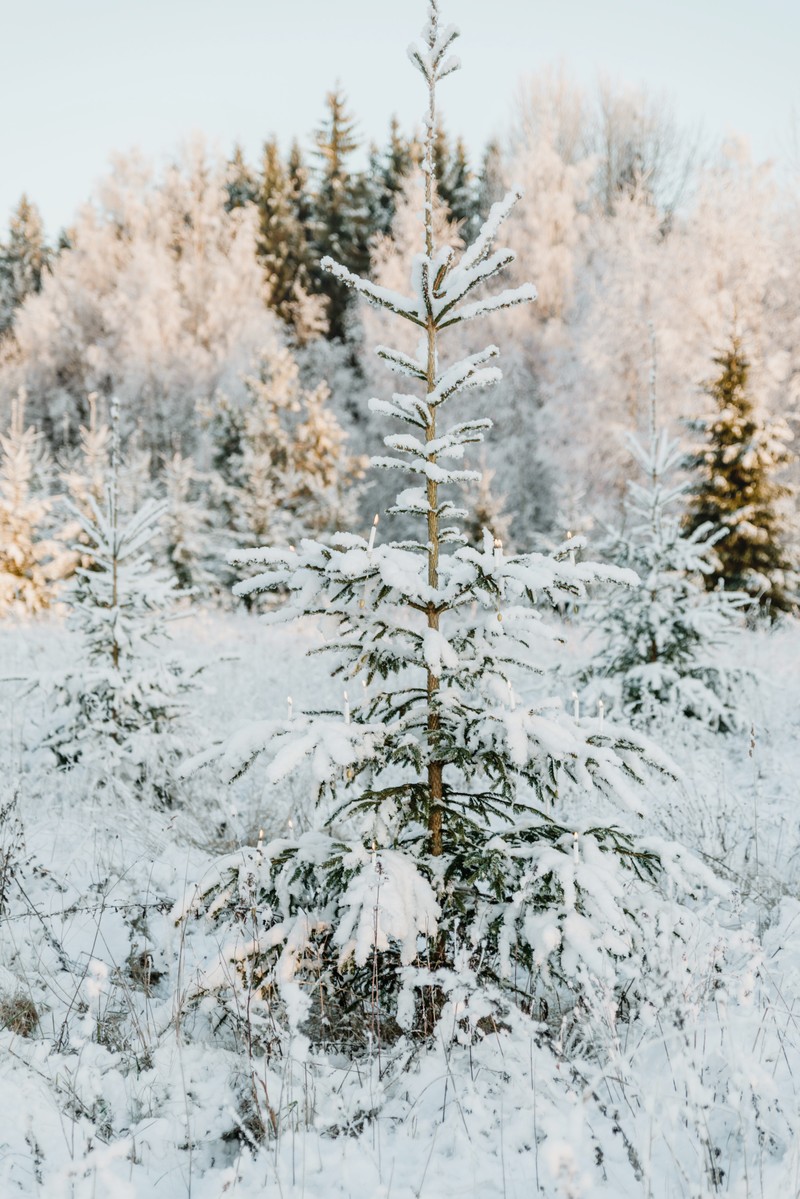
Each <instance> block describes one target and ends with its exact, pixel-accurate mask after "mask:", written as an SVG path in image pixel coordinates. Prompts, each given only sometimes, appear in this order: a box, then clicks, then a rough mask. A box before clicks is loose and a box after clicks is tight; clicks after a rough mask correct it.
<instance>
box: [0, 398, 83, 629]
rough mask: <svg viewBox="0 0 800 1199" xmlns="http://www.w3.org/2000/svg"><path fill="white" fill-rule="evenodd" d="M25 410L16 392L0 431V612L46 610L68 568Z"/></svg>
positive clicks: (44, 466) (42, 458) (40, 452)
mask: <svg viewBox="0 0 800 1199" xmlns="http://www.w3.org/2000/svg"><path fill="white" fill-rule="evenodd" d="M24 410H25V404H24V396H22V395H19V396H18V397H17V398H16V400H15V401H14V404H13V406H12V413H11V426H10V428H9V429H8V432H7V433H5V434H0V616H2V615H7V614H8V613H10V612H14V611H16V612H26V613H35V612H39V611H41V610H42V609H43V608H48V607H49V606H50V605H51V604H52V603H53V601H54V599H55V598H56V595H57V591H58V583H59V582H60V580H61V579H63V578H64V575H65V574H66V573H67V572H68V571H69V567H70V555H69V554H68V553H67V552H66V550H65V547H64V544H63V542H61V541H59V540H58V539H56V538H55V537H53V535H52V531H51V520H52V516H51V510H52V500H51V499H50V498H48V497H47V496H46V495H45V494H43V490H44V489H43V482H44V477H45V476H46V475H47V473H48V462H47V455H46V453H45V450H44V447H43V445H42V437H41V435H40V434H39V433H37V432H36V430H35V429H33V428H27V429H26V428H25V424H24Z"/></svg>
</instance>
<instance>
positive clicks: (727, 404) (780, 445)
mask: <svg viewBox="0 0 800 1199" xmlns="http://www.w3.org/2000/svg"><path fill="white" fill-rule="evenodd" d="M714 361H715V362H716V363H717V365H718V366H719V367H720V374H719V376H718V378H717V379H716V380H714V382H713V383H711V384H710V385H709V387H708V394H709V395H710V396H711V398H712V399H713V401H714V405H715V411H714V412H713V413H711V414H710V415H709V416H706V417H702V418H700V419H699V420H696V421H693V422H691V427H692V428H693V430H694V431H695V432H696V433H698V434H701V435H702V436H703V438H704V442H705V444H703V445H701V446H700V447H699V448H698V450H697V453H696V454H695V455H694V456H693V458H692V459H691V460H690V462H689V463H688V465H689V467H690V468H692V469H694V471H695V478H696V480H697V482H696V483H695V484H694V485H693V487H692V491H693V495H692V499H691V502H690V505H689V511H688V513H687V517H686V521H687V527H688V528H689V529H692V530H694V529H697V528H698V527H700V526H702V525H705V524H711V525H714V526H716V527H720V528H722V529H725V530H726V531H727V535H726V536H725V537H724V538H722V539H721V540H720V541H719V542H717V544H716V547H715V548H716V557H717V561H716V564H715V569H714V570H712V571H710V572H709V573H708V574H707V575H706V586H707V587H709V588H715V587H717V586H720V585H721V586H723V587H725V588H726V589H728V590H732V591H745V592H747V594H748V595H750V596H752V597H753V599H754V600H756V601H757V602H758V603H759V605H760V606H761V607H762V609H764V610H765V611H768V612H769V613H771V614H772V615H773V616H774V615H776V614H777V613H779V612H791V611H793V610H794V609H795V608H796V607H797V603H798V595H799V594H800V592H798V578H797V564H796V563H794V562H792V561H791V559H790V555H789V551H788V548H787V541H788V538H789V529H788V522H787V519H786V514H785V504H786V500H787V499H788V498H789V497H790V496H791V495H792V492H791V490H790V488H789V487H787V486H786V485H785V484H783V483H780V482H779V481H778V479H777V478H776V475H777V473H778V472H779V471H780V470H781V468H782V467H784V466H786V465H787V464H788V463H789V461H790V454H789V451H788V449H787V442H789V441H790V439H791V436H792V434H791V432H790V430H789V428H788V426H787V425H786V422H785V421H783V420H780V419H778V420H775V419H773V420H768V419H765V418H764V417H760V416H759V415H758V413H757V412H756V410H755V406H754V404H753V401H752V399H751V397H750V395H749V393H748V387H747V383H748V372H749V363H748V361H747V359H746V358H745V356H744V352H743V349H742V344H741V341H740V339H739V338H738V337H736V336H734V337H733V338H732V339H731V344H730V346H729V348H728V349H727V350H725V352H724V353H722V354H720V355H719V356H718V357H716V358H715V359H714Z"/></svg>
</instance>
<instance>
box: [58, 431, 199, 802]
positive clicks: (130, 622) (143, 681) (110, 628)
mask: <svg viewBox="0 0 800 1199" xmlns="http://www.w3.org/2000/svg"><path fill="white" fill-rule="evenodd" d="M87 502H88V506H89V514H88V515H87V514H86V513H85V512H82V511H81V510H80V509H78V508H74V509H73V516H74V519H75V521H76V523H77V525H78V527H79V528H80V530H81V532H82V533H83V542H82V544H81V546H80V552H81V553H82V554H84V555H85V557H86V558H88V564H87V565H85V566H81V567H79V568H78V570H77V572H76V576H75V579H74V581H73V585H72V587H71V589H70V590H69V591H68V592H67V593H66V594H65V597H64V598H65V601H66V603H67V604H68V605H69V609H70V613H69V617H68V621H67V624H68V627H69V629H70V630H71V633H72V636H73V638H74V641H75V653H74V660H73V663H72V664H71V665H70V667H69V668H68V669H67V670H66V671H65V672H64V673H63V674H61V675H60V676H51V677H48V678H46V679H45V680H43V685H44V686H46V687H47V689H48V694H49V700H48V716H47V718H46V720H45V723H44V726H43V728H42V729H41V731H40V743H41V744H42V745H43V746H45V747H46V748H48V749H49V750H51V751H52V753H53V754H54V755H55V757H56V760H57V762H58V763H59V765H60V766H61V767H64V768H65V769H71V768H72V767H74V766H75V765H76V764H78V763H81V764H82V766H83V768H84V774H88V775H89V776H90V777H92V779H93V781H94V782H95V783H96V784H99V785H101V786H103V787H104V788H110V789H112V790H114V791H118V792H120V793H121V794H126V795H128V796H132V797H136V798H143V797H146V796H148V795H151V794H152V795H153V796H155V797H156V798H157V799H158V800H159V801H160V802H162V803H165V804H172V803H173V802H174V801H175V800H176V799H177V798H178V796H179V792H180V784H179V781H178V777H177V764H178V761H179V759H180V757H181V756H182V755H183V754H184V753H185V752H186V741H185V734H184V732H183V730H182V728H181V723H182V719H183V717H184V715H185V712H186V708H187V699H188V696H189V694H190V692H191V691H192V690H193V688H194V683H193V680H192V678H191V676H190V674H189V673H188V672H187V670H186V668H185V666H184V664H183V663H182V661H181V659H180V658H179V657H178V655H176V654H175V653H173V652H170V647H169V639H168V630H167V621H168V620H169V619H170V617H172V616H174V615H175V607H176V601H177V598H178V593H177V591H176V583H175V579H174V578H172V577H170V576H169V575H168V574H167V573H166V572H165V571H163V570H161V569H156V568H154V566H153V563H152V560H151V557H150V553H149V552H148V547H149V544H150V543H151V542H152V541H153V539H154V538H155V537H156V535H157V533H158V529H159V523H160V521H161V520H162V519H163V517H164V513H165V509H166V504H165V503H163V502H158V501H149V502H147V503H145V504H144V505H143V506H142V507H140V508H139V509H138V510H136V511H134V512H132V513H130V514H127V515H126V514H123V513H122V512H121V511H120V507H119V498H118V494H117V462H116V457H115V453H114V451H113V450H112V463H111V469H110V480H109V484H108V487H107V490H106V499H105V503H104V504H103V505H102V506H100V505H99V504H97V503H96V501H95V500H94V499H93V498H92V497H91V496H90V497H88V500H87Z"/></svg>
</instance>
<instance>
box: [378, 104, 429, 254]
mask: <svg viewBox="0 0 800 1199" xmlns="http://www.w3.org/2000/svg"><path fill="white" fill-rule="evenodd" d="M417 158H418V147H417V146H416V145H415V143H414V142H413V141H410V140H408V139H407V138H405V137H403V134H402V132H401V130H400V122H399V121H398V120H397V117H392V119H391V122H390V125H389V142H388V145H387V146H386V147H385V149H383V150H379V149H378V148H377V147H373V148H372V153H371V155H370V171H369V213H370V222H369V223H370V231H371V233H372V234H373V235H375V234H379V235H380V234H383V235H386V234H387V233H389V231H390V230H391V227H392V222H393V221H394V217H395V212H396V209H397V201H398V197H399V196H400V195H401V194H402V191H403V188H404V185H405V183H406V180H407V179H408V178H409V176H410V175H411V173H412V171H413V169H414V163H415V161H416V160H417Z"/></svg>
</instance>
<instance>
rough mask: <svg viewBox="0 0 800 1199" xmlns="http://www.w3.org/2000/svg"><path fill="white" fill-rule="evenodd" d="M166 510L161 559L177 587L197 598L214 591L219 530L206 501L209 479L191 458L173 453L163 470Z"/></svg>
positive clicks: (161, 537)
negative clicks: (205, 477)
mask: <svg viewBox="0 0 800 1199" xmlns="http://www.w3.org/2000/svg"><path fill="white" fill-rule="evenodd" d="M161 478H162V483H163V487H164V493H165V499H166V510H165V512H164V515H163V518H162V520H161V525H160V537H159V541H160V545H161V557H162V559H166V561H167V563H168V564H169V567H170V569H171V570H172V572H173V574H174V576H175V581H176V583H177V585H178V587H179V588H180V589H181V590H182V591H185V592H191V593H192V594H194V595H206V594H208V593H209V592H212V591H214V590H215V588H216V587H217V585H218V579H217V576H216V574H215V570H214V551H215V550H216V549H217V548H218V540H219V536H218V531H217V530H216V529H215V526H214V519H213V515H212V512H211V511H210V508H209V505H208V503H207V500H206V498H205V497H206V494H207V491H208V480H207V479H204V478H203V477H202V476H201V474H200V473H199V471H198V470H197V468H196V466H195V464H194V461H193V460H192V459H191V458H184V456H183V455H182V454H173V455H172V457H171V458H170V459H169V460H168V461H166V462H165V463H164V467H163V470H162V475H161Z"/></svg>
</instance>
